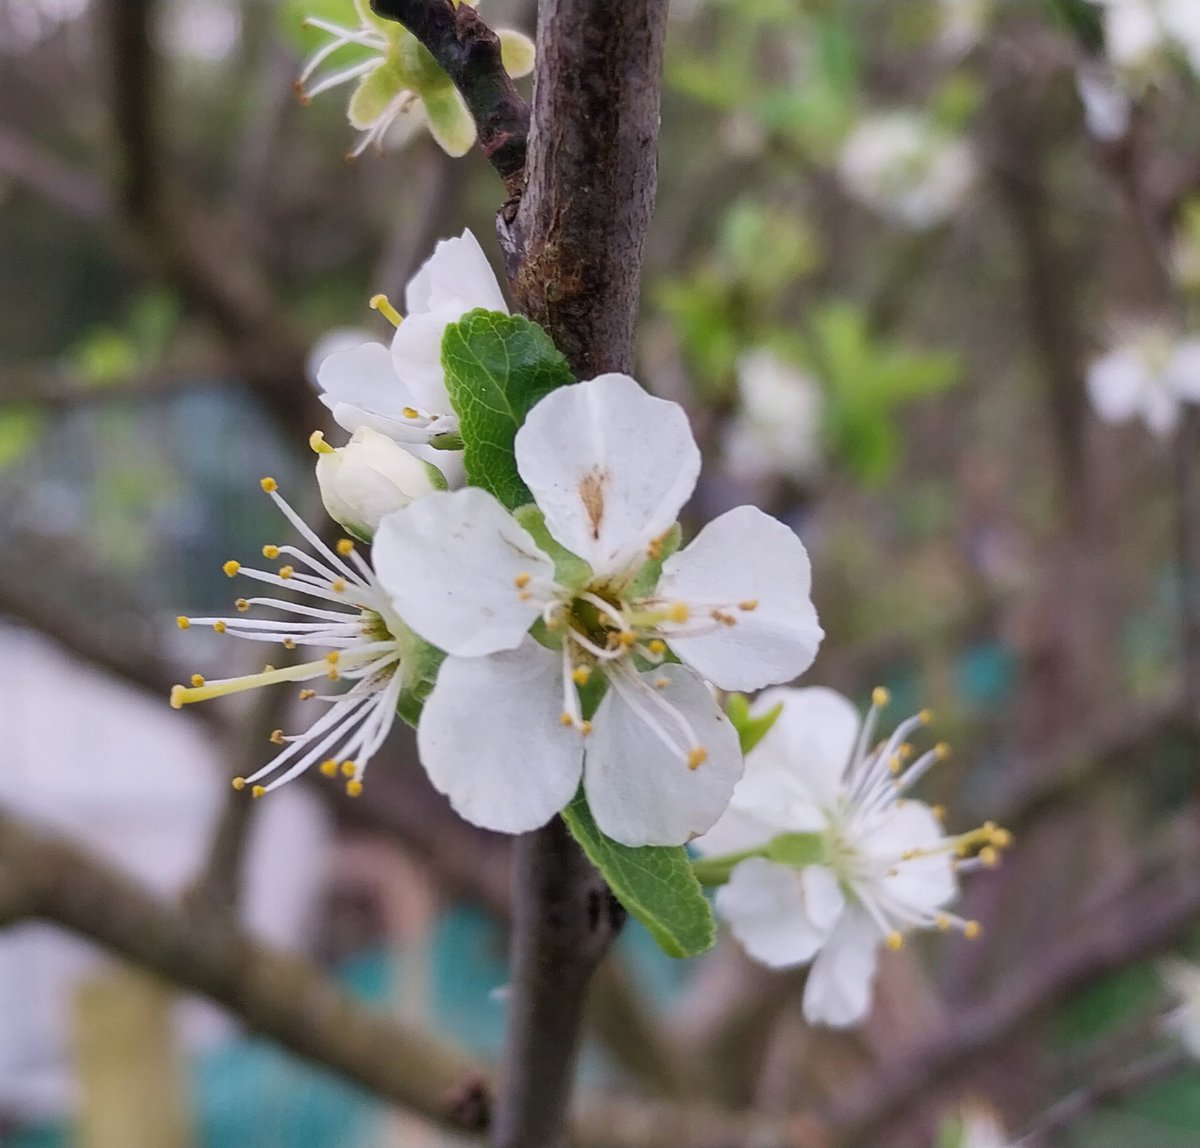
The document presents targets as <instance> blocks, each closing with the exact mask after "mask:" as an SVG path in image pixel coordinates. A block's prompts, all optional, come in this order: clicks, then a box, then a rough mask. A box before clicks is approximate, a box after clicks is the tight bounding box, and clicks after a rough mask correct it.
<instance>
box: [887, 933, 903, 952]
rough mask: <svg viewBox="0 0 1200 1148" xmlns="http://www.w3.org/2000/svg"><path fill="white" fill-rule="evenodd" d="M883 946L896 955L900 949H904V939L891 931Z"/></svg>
mask: <svg viewBox="0 0 1200 1148" xmlns="http://www.w3.org/2000/svg"><path fill="white" fill-rule="evenodd" d="M884 944H886V945H887V947H888V948H889V949H891V950H892V952H893V953H898V952H899V951H900V950H901V949H902V948H904V937H903V936H902V935H901V934H900V933H897V932H896V931H895V930H893V931H892V932H890V933H888V935H887V940H886V941H885V942H884Z"/></svg>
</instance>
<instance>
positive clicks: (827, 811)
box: [696, 687, 1009, 1026]
mask: <svg viewBox="0 0 1200 1148" xmlns="http://www.w3.org/2000/svg"><path fill="white" fill-rule="evenodd" d="M887 701H888V696H887V691H886V690H876V691H875V694H874V697H873V700H872V705H871V708H870V710H869V711H868V713H867V717H866V720H865V721H860V719H859V715H858V711H857V709H856V708H855V707H854V705H853V704H852V703H851V702H850V701H849V700H847V699H846V698H844V697H843V696H842V695H841V694H838V693H836V692H834V691H833V690H830V689H825V688H823V687H812V688H808V689H793V688H781V689H773V690H767V691H766V692H765V693H763V694H762V695H760V697H759V698H758V700H757V703H756V706H755V711H756V712H758V713H766V712H769V711H770V710H771V709H772V708H774V707H777V706H778V707H780V708H779V716H778V718H777V719H776V721H775V723H774V725H773V726H772V727H771V728H770V730H769V731H768V732H767V734H766V735H765V737H764V738H763V740H762V741H761V742H760V743H759V744H758V746H757V747H756V748H755V749H753V750H752V751H751V753H750V754H749V755H748V756H747V759H746V774H745V777H744V778H743V779H742V781H741V782H740V783H739V784H738V786H737V788H736V790H735V791H734V794H733V799H732V801H731V803H730V807H729V810H728V811H727V812H726V813H725V815H724V816H723V817H722V818H721V819H720V820H719V821H718V822H717V823H716V825H715V826H714V827H713V829H712V830H711V832H709V833H708V834H706V835H705V836H703V837H701V838H700V839H699V840H698V841H697V842H696V845H697V848H699V849H700V850H701V852H702V853H703V854H704V855H705V857H706V858H708V859H709V860H708V861H706V862H704V863H702V864H712V859H721V860H724V861H726V862H728V863H729V865H730V866H731V869H730V871H729V879H728V883H727V884H725V885H723V886H721V888H720V889H718V891H717V912H718V913H719V914H720V915H721V916H722V917H723V918H724V919H725V920H726V921H728V922H729V925H730V928H731V929H732V931H733V935H734V936H735V937H736V938H737V939H738V941H740V942H741V944H742V945H743V947H744V948H745V949H746V951H747V952H748V953H749V954H750V956H752V957H753V958H754V959H755V960H758V961H761V962H762V963H763V964H766V965H771V966H773V967H785V966H789V965H797V964H803V963H805V962H807V961H813V967H812V971H811V972H810V974H809V977H808V983H807V984H806V986H805V990H804V1013H805V1016H806V1017H807V1018H808V1019H809V1021H811V1022H813V1023H820V1024H828V1025H839V1026H840V1025H850V1024H854V1023H855V1022H857V1021H859V1020H861V1019H862V1017H863V1016H864V1015H865V1014H866V1012H867V1009H868V1007H869V1004H870V999H871V986H872V983H873V981H874V977H875V967H876V959H877V953H878V949H879V946H880V944H886V945H887V946H888V947H889V948H892V949H898V948H900V947H901V945H902V944H903V938H904V934H905V933H907V932H909V931H910V930H913V929H928V928H937V929H942V930H946V929H950V928H958V929H960V930H961V931H962V932H963V933H965V934H966V935H967V936H968V937H973V936H976V935H977V934H978V933H979V925H978V924H977V923H976V922H974V921H966V920H963V919H962V918H960V917H957V916H955V915H954V914H952V913H949V912H947V911H946V909H945V908H944V906H945V905H946V904H947V903H949V902H950V901H951V900H953V898H954V897H955V896H956V894H957V892H958V879H957V875H958V873H960V872H962V871H964V870H966V869H970V868H974V867H978V866H990V865H994V864H996V863H997V862H998V860H999V851H1000V850H1001V849H1002V848H1004V847H1005V846H1007V845H1008V843H1009V834H1008V833H1007V832H1006V831H1005V830H1002V829H998V828H996V827H995V826H994V825H991V824H990V823H989V824H987V825H984V826H982V827H981V828H979V829H976V830H974V831H972V832H969V833H964V834H958V835H953V836H947V835H946V834H945V833H944V832H943V830H942V827H941V824H940V823H939V820H938V817H937V815H936V814H935V811H934V810H932V809H931V808H930V807H929V806H928V805H926V804H924V803H923V802H921V801H916V800H914V799H912V798H911V797H909V796H908V791H909V790H910V788H911V787H912V786H913V785H914V784H915V783H916V782H917V781H919V780H920V779H921V777H923V776H924V774H925V773H926V772H927V771H928V770H929V769H930V768H931V767H932V766H933V765H935V764H936V763H937V762H939V761H941V760H943V758H944V757H945V756H946V754H947V752H948V751H947V749H946V747H945V746H944V745H936V746H934V747H933V748H932V749H930V750H928V751H927V752H926V753H924V754H921V755H920V756H917V757H915V760H914V759H913V758H914V755H913V751H912V748H911V746H910V745H909V743H908V740H907V739H908V738H909V736H910V735H911V734H913V733H915V732H916V731H917V730H919V729H920V728H921V727H922V726H924V725H926V724H928V722H929V720H930V715H929V714H927V713H924V712H922V713H920V714H917V715H916V716H915V717H911V718H909V719H908V720H906V721H903V722H901V723H900V725H899V726H897V728H896V730H895V732H894V733H893V734H892V735H891V737H890V738H888V739H887V740H886V741H884V742H883V743H882V744H880V745H874V744H873V742H874V738H875V731H876V725H877V722H878V718H879V713H880V710H881V709H882V708H883V706H885V705H886V704H887ZM972 854H973V856H969V855H972ZM814 958H815V959H814Z"/></svg>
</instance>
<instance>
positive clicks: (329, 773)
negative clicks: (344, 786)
mask: <svg viewBox="0 0 1200 1148" xmlns="http://www.w3.org/2000/svg"><path fill="white" fill-rule="evenodd" d="M319 768H320V770H321V772H322V773H323V774H324V775H325V776H326V777H337V771H338V768H337V762H336V761H334V760H333V758H332V757H330V758H327V759H326V760H325V761H323V762H321V765H320V767H319Z"/></svg>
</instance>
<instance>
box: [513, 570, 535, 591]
mask: <svg viewBox="0 0 1200 1148" xmlns="http://www.w3.org/2000/svg"><path fill="white" fill-rule="evenodd" d="M532 581H533V575H532V574H526V573H524V572H522V573H520V574H518V575H517V576H516V577H515V578H514V579H513V585H514V586H515V587H516V588H517V589H518V590H524V589H525V587H526V586H528V585H529V583H530V582H532Z"/></svg>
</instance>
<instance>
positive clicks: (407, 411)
mask: <svg viewBox="0 0 1200 1148" xmlns="http://www.w3.org/2000/svg"><path fill="white" fill-rule="evenodd" d="M400 413H401V414H402V415H403V416H404V417H405V418H406V419H419V418H420V417H421V412H420V411H419V410H417V408H416V407H405V408H404V409H403V410H401V412H400Z"/></svg>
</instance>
